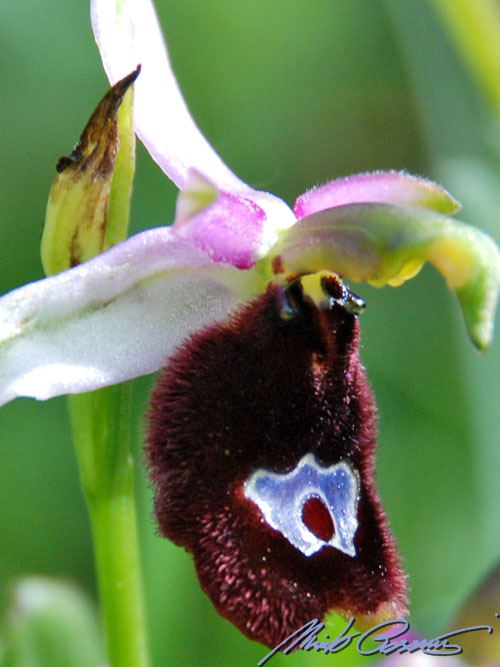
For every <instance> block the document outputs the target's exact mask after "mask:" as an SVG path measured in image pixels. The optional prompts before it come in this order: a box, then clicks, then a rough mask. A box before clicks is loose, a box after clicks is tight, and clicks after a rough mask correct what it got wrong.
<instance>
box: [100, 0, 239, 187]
mask: <svg viewBox="0 0 500 667" xmlns="http://www.w3.org/2000/svg"><path fill="white" fill-rule="evenodd" d="M91 19H92V27H93V29H94V35H95V39H96V42H97V45H98V47H99V50H100V52H101V57H102V61H103V65H104V69H105V70H106V73H107V75H108V77H109V80H110V82H111V83H112V84H114V83H116V82H117V81H118V80H120V79H122V78H123V77H124V76H126V75H127V74H128V73H129V72H131V71H133V70H134V69H135V68H136V67H137V65H138V64H140V65H141V74H140V76H139V77H138V79H137V81H136V83H135V104H134V106H135V108H134V116H135V128H136V132H137V135H138V136H139V138H140V139H141V141H142V142H143V144H144V145H145V146H146V148H147V150H148V151H149V153H150V154H151V157H152V158H153V159H154V160H155V161H156V162H157V163H158V164H159V166H160V167H161V168H162V169H163V171H164V172H165V173H166V174H167V176H168V177H169V178H170V179H171V180H172V181H173V182H174V183H175V184H176V185H177V187H179V188H182V187H184V184H185V181H186V175H187V171H188V170H189V169H190V168H191V167H197V168H198V169H199V170H200V171H202V172H203V173H205V174H207V175H209V176H210V178H211V180H212V181H213V183H215V184H216V185H217V187H218V188H219V189H221V190H231V191H237V192H242V193H243V192H246V191H249V192H252V190H251V188H250V187H249V186H247V185H246V184H245V183H243V181H241V180H240V179H239V178H238V177H237V176H236V175H235V174H233V172H232V171H231V170H230V169H229V168H228V167H227V166H226V165H225V164H224V162H222V160H221V159H220V157H219V156H218V155H217V153H216V152H215V151H214V149H213V148H212V146H210V144H209V143H208V141H207V140H206V139H205V137H204V136H203V135H202V133H201V132H200V130H199V129H198V127H197V126H196V124H195V122H194V120H193V119H192V117H191V115H190V113H189V110H188V108H187V106H186V103H185V101H184V99H183V97H182V93H181V91H180V90H179V86H178V84H177V81H176V79H175V76H174V74H173V72H172V68H171V66H170V61H169V57H168V53H167V49H166V46H165V43H164V41H163V37H162V33H161V28H160V25H159V22H158V18H157V16H156V12H155V9H154V7H153V4H152V2H151V1H150V0H92V2H91Z"/></svg>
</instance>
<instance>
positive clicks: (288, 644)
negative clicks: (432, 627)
mask: <svg viewBox="0 0 500 667" xmlns="http://www.w3.org/2000/svg"><path fill="white" fill-rule="evenodd" d="M354 623H355V618H354V617H353V616H351V618H350V619H349V621H348V622H347V624H346V625H345V627H344V628H343V629H342V630H341V631H340V632H339V634H338V635H337V636H336V637H334V638H333V639H331V638H330V637H329V636H328V635H327V634H326V633H325V639H324V640H323V641H320V640H319V639H318V635H319V633H320V632H321V631H322V630H323V629H324V627H325V625H324V623H320V621H318V619H317V618H315V619H313V620H312V621H309V622H308V623H306V624H305V625H303V626H302V627H301V628H299V629H298V630H296V631H295V632H293V633H292V634H291V635H289V636H288V637H287V638H286V639H284V640H283V641H282V642H281V643H280V644H278V645H277V646H275V647H274V648H273V649H272V651H270V652H269V653H268V654H267V655H266V656H265V657H264V658H262V660H261V661H260V662H258V663H257V664H258V665H263V664H265V663H266V662H267V661H268V660H270V659H271V658H272V657H273V655H275V654H276V653H279V652H281V653H284V654H287V653H289V652H290V651H291V650H293V649H299V650H302V651H318V652H321V653H340V652H341V651H343V650H344V649H346V648H347V647H348V646H349V645H350V644H351V642H352V641H353V640H354V639H356V650H357V651H358V653H359V654H360V655H376V654H377V653H379V654H381V655H391V654H392V653H416V652H417V651H422V653H425V654H426V655H439V656H450V655H459V654H460V653H462V647H461V646H459V645H458V644H450V643H448V639H450V638H451V637H456V636H458V635H463V634H465V633H466V632H476V631H478V630H486V632H488V634H491V633H492V632H493V628H492V627H491V626H490V625H476V626H474V627H470V628H461V629H460V630H453V631H452V632H446V633H444V634H442V635H439V636H438V637H434V639H407V638H402V639H399V640H398V638H401V636H402V635H404V634H405V633H406V632H408V630H409V629H410V624H409V623H408V621H405V620H403V619H397V620H393V621H385V622H384V623H379V624H378V625H374V626H373V627H372V628H370V629H369V630H367V631H366V632H363V633H361V632H358V631H356V630H355V631H354V632H351V633H349V631H350V629H351V628H352V626H353V625H354ZM387 629H392V634H391V633H389V634H384V635H380V634H377V633H378V632H380V631H381V630H387ZM367 640H372V641H374V642H376V643H377V644H378V645H377V646H375V648H368V646H369V644H368V643H367Z"/></svg>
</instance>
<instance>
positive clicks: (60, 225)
mask: <svg viewBox="0 0 500 667" xmlns="http://www.w3.org/2000/svg"><path fill="white" fill-rule="evenodd" d="M137 74H138V70H137V71H136V72H133V73H132V74H130V75H129V76H128V77H125V79H123V80H122V81H120V82H118V83H117V84H116V85H115V86H113V88H111V90H110V91H109V92H108V93H107V94H106V96H105V97H104V98H103V100H102V101H101V102H100V104H99V105H98V107H97V108H96V110H95V111H94V113H93V114H92V116H91V118H90V120H89V122H88V124H87V126H86V127H85V129H84V132H83V134H82V136H81V138H80V141H79V143H78V144H77V146H76V148H75V150H74V151H73V153H72V154H71V155H70V156H68V157H63V158H61V159H60V160H59V162H58V166H57V171H58V174H57V176H56V180H55V182H54V185H53V187H52V190H51V193H50V197H49V203H48V206H47V217H46V221H45V226H44V232H43V237H42V259H43V264H44V268H45V270H46V272H47V273H48V274H54V273H57V272H58V271H61V270H64V269H67V268H69V267H70V266H74V265H76V264H79V263H81V262H82V261H85V260H86V259H89V258H90V257H92V256H94V255H96V254H99V253H100V252H102V251H103V250H105V249H107V248H109V247H110V246H112V245H114V244H115V243H117V242H119V241H121V240H123V239H124V238H125V237H126V236H127V230H128V218H129V208H130V195H131V191H132V180H133V175H134V164H135V138H134V131H133V122H132V91H131V89H130V86H131V84H132V83H133V81H134V79H135V78H136V76H137ZM68 407H69V413H70V421H71V429H72V435H73V441H74V446H75V452H76V457H77V461H78V466H79V471H80V479H81V484H82V489H83V492H84V495H85V499H86V503H87V507H88V511H89V516H90V523H91V528H92V536H93V544H94V553H95V563H96V570H97V580H98V588H99V597H100V604H101V614H102V621H103V625H104V633H105V638H106V647H107V656H108V662H109V664H110V665H111V667H147V665H148V664H149V657H148V647H147V639H146V623H145V612H144V603H143V591H142V572H141V566H140V550H139V544H138V534H137V516H136V499H135V485H134V466H133V461H132V457H131V453H130V411H131V383H130V382H128V383H122V384H118V385H116V386H112V387H106V388H104V389H100V390H97V391H94V392H90V393H84V394H81V395H73V396H68Z"/></svg>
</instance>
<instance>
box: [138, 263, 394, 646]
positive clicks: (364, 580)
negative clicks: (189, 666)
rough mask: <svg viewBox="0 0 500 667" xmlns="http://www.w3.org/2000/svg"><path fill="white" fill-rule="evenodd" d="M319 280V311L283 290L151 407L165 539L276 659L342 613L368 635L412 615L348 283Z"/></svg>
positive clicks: (192, 344)
mask: <svg viewBox="0 0 500 667" xmlns="http://www.w3.org/2000/svg"><path fill="white" fill-rule="evenodd" d="M315 279H316V280H317V281H318V282H319V283H320V286H321V287H320V293H321V292H323V290H324V297H325V298H324V299H322V298H321V297H320V299H319V303H320V305H319V306H318V305H317V303H316V302H315V300H314V299H313V298H312V297H311V295H310V294H307V293H305V292H304V291H303V288H302V285H301V282H300V281H296V282H295V283H294V284H293V285H292V286H291V287H289V288H288V289H287V290H285V291H284V290H283V288H282V287H280V286H277V285H275V284H271V285H270V286H269V287H268V289H267V290H266V292H265V294H263V295H262V296H260V297H257V298H256V299H255V300H253V301H252V302H250V304H248V305H246V306H244V307H243V308H242V309H241V310H239V311H238V312H237V313H235V314H234V315H233V316H232V317H231V319H230V320H229V321H227V322H225V323H218V324H215V325H214V326H212V327H209V328H207V329H205V330H203V331H201V332H199V333H198V334H196V335H195V336H194V337H192V338H191V339H190V340H189V341H188V342H186V343H185V344H184V345H183V346H182V347H181V348H180V349H179V350H178V352H177V353H176V354H175V355H174V356H173V357H172V358H171V359H170V361H169V365H168V368H167V369H166V371H165V372H164V373H162V374H161V375H160V377H159V379H158V382H157V384H156V387H155V389H154V390H153V394H152V397H151V410H150V415H149V422H150V427H149V434H148V437H147V452H148V459H149V464H150V468H151V478H152V481H153V484H154V487H155V511H156V516H157V518H158V523H159V527H160V530H161V532H162V533H163V535H165V537H168V538H170V539H172V540H173V541H174V542H176V544H179V545H181V546H183V547H185V548H186V549H187V550H188V551H189V552H190V553H192V554H193V556H194V562H195V566H196V570H197V574H198V577H199V580H200V583H201V586H202V588H203V589H204V590H205V592H206V593H207V594H208V595H209V596H210V598H211V600H212V602H213V604H214V605H215V607H216V609H217V610H218V611H219V612H220V613H221V614H222V615H223V616H225V617H227V618H229V619H230V620H231V621H232V622H233V623H234V624H235V625H237V627H239V629H240V630H241V631H242V632H243V633H245V634H246V635H248V636H249V637H250V638H251V639H256V640H258V641H260V642H262V643H264V644H266V645H267V646H269V647H272V646H275V645H276V644H277V643H279V642H281V641H283V639H284V638H285V637H287V636H288V635H290V634H291V633H292V632H293V631H294V630H296V628H297V627H300V626H301V625H303V624H304V623H306V622H307V621H308V620H309V619H310V618H312V617H315V616H316V617H318V618H323V617H324V616H325V614H326V613H327V612H329V611H336V612H338V613H341V614H342V615H345V616H349V615H351V614H353V615H356V617H357V619H358V622H359V623H361V624H362V625H366V624H367V623H368V622H370V621H373V620H374V619H385V618H388V617H393V616H395V615H396V616H400V615H402V614H404V613H405V611H406V598H405V577H404V574H403V571H402V569H401V567H400V566H399V563H398V557H397V553H396V548H395V545H394V541H393V539H392V537H391V535H390V532H389V529H388V526H387V522H386V519H385V516H384V513H383V511H382V509H381V505H380V501H379V498H378V495H377V492H376V489H375V483H374V479H373V470H374V462H373V457H374V447H375V424H374V419H375V408H374V403H373V398H372V395H371V391H370V388H369V386H368V384H367V382H366V379H365V375H364V371H363V369H362V367H361V364H360V361H359V353H358V339H359V327H358V317H357V315H355V314H352V313H351V312H349V310H348V308H346V306H345V305H344V304H342V303H339V301H341V300H340V299H338V298H336V297H337V295H339V294H342V292H343V291H344V290H345V287H344V286H343V285H342V284H341V282H340V280H339V279H338V277H336V276H335V275H333V274H332V275H323V276H321V277H319V276H316V277H315ZM287 291H288V292H291V293H292V294H293V296H292V295H291V296H290V297H287V294H286V293H287ZM354 298H355V297H353V299H354ZM285 301H286V302H290V301H292V302H293V304H294V306H293V308H294V314H293V315H290V313H289V312H288V308H289V306H288V304H287V306H286V307H285V313H286V315H285V316H284V314H283V309H284V302H285ZM311 501H312V505H311ZM308 503H309V509H308V510H307V508H308ZM305 510H306V511H305ZM328 519H329V521H328ZM325 527H326V531H325Z"/></svg>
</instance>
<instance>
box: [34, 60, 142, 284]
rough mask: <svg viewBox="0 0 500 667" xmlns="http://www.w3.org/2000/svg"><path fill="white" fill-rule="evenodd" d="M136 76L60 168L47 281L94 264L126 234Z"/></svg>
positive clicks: (49, 228) (102, 108)
mask: <svg viewBox="0 0 500 667" xmlns="http://www.w3.org/2000/svg"><path fill="white" fill-rule="evenodd" d="M138 74H139V68H137V70H135V71H134V72H132V73H131V74H129V75H128V76H126V77H125V78H124V79H122V80H121V81H119V82H118V83H117V84H116V85H114V86H113V87H112V88H111V89H110V90H109V91H108V92H107V93H106V95H105V96H104V98H103V99H102V100H101V102H100V103H99V104H98V106H97V108H96V110H95V111H94V113H93V114H92V116H91V117H90V120H89V122H88V123H87V125H86V127H85V129H84V131H83V133H82V136H81V137H80V140H79V142H78V143H77V145H76V146H75V148H74V150H73V152H72V153H71V154H70V155H67V156H64V157H61V158H60V159H59V161H58V163H57V166H56V169H57V175H56V178H55V180H54V183H53V185H52V189H51V191H50V194H49V201H48V204H47V212H46V217H45V224H44V228H43V232H42V242H41V255H42V263H43V268H44V269H45V273H46V274H48V275H51V274H54V273H59V271H63V270H64V269H68V268H70V267H72V266H76V265H77V264H80V263H81V262H84V261H85V260H87V259H90V258H91V257H93V256H94V255H97V254H99V253H101V252H102V251H103V250H106V249H107V248H109V247H110V246H111V245H113V244H114V243H117V242H118V241H121V240H123V239H124V238H125V236H126V234H127V226H128V210H129V202H130V195H131V190H132V178H133V173H134V165H135V135H134V129H133V123H132V93H131V91H129V88H130V86H131V85H132V83H133V82H134V80H135V79H136V77H137V75H138ZM127 91H129V92H127ZM122 102H123V104H122ZM120 105H121V108H120ZM119 108H120V110H119Z"/></svg>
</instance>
